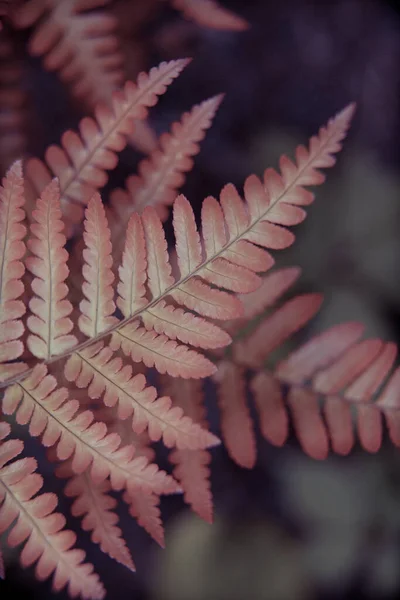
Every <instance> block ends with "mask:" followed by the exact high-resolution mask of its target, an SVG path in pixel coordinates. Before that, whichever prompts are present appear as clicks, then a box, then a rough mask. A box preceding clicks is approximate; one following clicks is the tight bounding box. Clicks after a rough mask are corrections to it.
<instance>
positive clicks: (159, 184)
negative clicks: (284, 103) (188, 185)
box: [110, 95, 222, 222]
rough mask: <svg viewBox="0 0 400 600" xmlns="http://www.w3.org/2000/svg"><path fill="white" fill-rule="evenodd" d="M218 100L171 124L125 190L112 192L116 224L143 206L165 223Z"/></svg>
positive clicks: (219, 101)
mask: <svg viewBox="0 0 400 600" xmlns="http://www.w3.org/2000/svg"><path fill="white" fill-rule="evenodd" d="M221 100H222V95H220V96H215V97H214V98H210V99H209V100H205V101H204V102H202V103H201V104H198V105H196V106H194V107H193V108H192V110H191V111H190V112H187V113H184V114H183V115H182V118H181V120H180V121H179V122H176V123H173V124H172V127H171V132H170V133H164V134H163V135H162V136H161V137H160V140H159V147H158V148H156V149H155V150H154V152H153V153H152V154H151V156H150V157H149V158H146V159H144V160H143V161H142V162H141V163H140V164H139V167H138V175H132V176H130V177H128V179H127V180H126V182H125V187H126V190H124V189H116V190H114V191H113V192H112V194H111V196H110V201H111V206H112V207H113V211H114V213H115V215H116V216H117V217H118V221H119V222H121V221H122V222H123V221H124V220H125V219H127V218H129V217H130V215H131V214H132V213H133V212H137V213H139V214H140V213H141V212H142V211H143V209H144V208H145V207H146V206H154V207H156V208H157V210H158V212H159V214H160V217H161V218H162V220H165V219H163V216H164V212H163V210H164V211H165V208H164V207H166V206H169V205H171V204H172V203H173V201H174V200H175V197H176V191H177V189H178V188H179V187H181V186H182V185H183V183H184V180H185V178H184V173H186V172H187V171H190V169H191V168H192V167H193V161H192V159H191V157H192V156H194V155H195V154H197V153H198V152H199V150H200V147H199V142H200V141H201V140H202V139H203V138H204V136H205V132H206V130H207V129H208V128H209V127H210V125H211V122H212V119H213V118H214V115H215V113H216V111H217V108H218V106H219V105H220V103H221ZM160 211H161V212H160Z"/></svg>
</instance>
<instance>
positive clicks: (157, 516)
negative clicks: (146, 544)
mask: <svg viewBox="0 0 400 600" xmlns="http://www.w3.org/2000/svg"><path fill="white" fill-rule="evenodd" d="M123 498H124V501H125V502H126V503H127V504H128V505H129V513H130V514H131V515H132V517H134V518H135V519H137V522H138V523H139V525H140V526H141V527H143V529H145V531H147V533H148V534H149V535H150V536H151V537H152V538H153V540H155V541H156V542H157V544H159V545H160V546H161V548H165V540H164V527H163V524H162V520H161V512H160V508H159V504H160V498H159V497H158V496H157V495H156V494H151V493H149V492H145V491H143V490H137V491H135V492H132V493H129V492H125V493H124V496H123Z"/></svg>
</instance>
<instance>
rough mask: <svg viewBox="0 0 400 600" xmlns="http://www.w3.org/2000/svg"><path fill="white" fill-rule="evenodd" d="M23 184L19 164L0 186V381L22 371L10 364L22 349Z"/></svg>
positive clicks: (8, 173) (22, 367) (18, 365)
mask: <svg viewBox="0 0 400 600" xmlns="http://www.w3.org/2000/svg"><path fill="white" fill-rule="evenodd" d="M23 186H24V182H23V178H22V165H21V163H20V162H16V163H14V165H13V166H12V167H10V169H9V170H8V172H7V174H6V176H5V177H4V178H3V181H2V185H1V187H0V382H1V381H4V380H6V379H8V378H9V377H13V376H14V375H16V374H17V373H19V372H21V371H23V370H24V368H25V366H24V364H23V363H21V362H20V363H13V362H12V361H15V360H16V359H17V358H19V357H20V356H21V355H22V353H23V351H24V346H23V343H22V341H21V340H20V339H19V338H20V337H21V336H22V334H23V333H24V325H23V323H22V320H21V317H22V316H23V314H24V313H25V305H24V303H23V301H22V300H19V298H20V296H21V295H22V294H23V292H24V284H23V283H22V276H23V274H24V272H25V267H24V264H23V263H22V262H21V259H22V257H23V256H24V254H25V244H24V242H23V239H24V237H25V234H26V228H25V226H24V225H23V224H22V221H23V220H24V218H25V211H24V210H23V208H22V207H23V205H24V202H25V199H24V187H23Z"/></svg>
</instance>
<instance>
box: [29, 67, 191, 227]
mask: <svg viewBox="0 0 400 600" xmlns="http://www.w3.org/2000/svg"><path fill="white" fill-rule="evenodd" d="M187 63H188V61H187V60H176V61H171V62H169V63H165V62H164V63H161V64H160V65H159V66H158V67H153V68H152V69H151V70H150V72H149V74H145V73H140V74H139V77H138V80H137V84H134V83H132V82H130V81H128V82H127V83H126V84H125V85H124V87H123V89H122V90H121V91H119V92H115V93H114V95H113V100H112V107H111V108H108V107H106V106H105V105H100V106H99V107H98V108H97V110H96V118H95V119H92V118H89V117H85V118H84V119H82V121H81V122H80V126H79V133H75V132H73V131H67V132H66V133H64V135H63V136H62V139H61V147H60V146H56V145H53V146H50V147H49V148H48V149H47V151H46V155H45V162H42V161H41V160H39V159H31V160H29V161H28V162H27V163H26V167H25V172H26V177H27V181H26V189H27V192H28V195H29V197H33V198H36V197H38V196H39V195H40V194H41V192H42V191H43V189H44V187H45V186H46V185H47V184H48V183H50V181H51V179H52V178H53V177H57V178H58V179H59V183H60V193H61V205H62V210H63V213H64V215H65V218H66V223H67V224H68V225H70V224H71V223H72V224H74V223H77V222H79V221H80V219H81V217H82V213H83V207H84V206H85V205H86V204H87V202H88V201H89V199H90V198H91V197H92V196H93V194H94V193H95V192H96V191H97V190H98V189H100V188H101V187H102V186H104V185H105V183H106V182H107V174H106V171H108V170H111V169H114V168H115V166H116V164H117V161H118V159H117V154H116V153H117V152H120V151H121V150H123V149H124V148H125V146H126V144H127V141H126V136H127V135H128V134H130V133H131V132H132V129H133V122H134V119H139V118H140V119H144V118H145V117H146V114H147V108H148V107H150V106H154V104H156V102H157V96H159V95H161V94H163V93H164V92H165V91H166V89H167V86H168V85H169V84H170V83H171V82H172V81H173V80H174V79H175V78H176V77H178V75H179V74H180V73H181V71H182V70H183V68H184V67H185V65H186V64H187Z"/></svg>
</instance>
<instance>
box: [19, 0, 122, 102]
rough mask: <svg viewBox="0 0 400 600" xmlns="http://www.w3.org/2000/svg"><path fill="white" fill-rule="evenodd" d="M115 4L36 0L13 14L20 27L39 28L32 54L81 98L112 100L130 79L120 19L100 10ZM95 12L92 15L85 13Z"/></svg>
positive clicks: (32, 41) (99, 0)
mask: <svg viewBox="0 0 400 600" xmlns="http://www.w3.org/2000/svg"><path fill="white" fill-rule="evenodd" d="M107 3H109V0H91V1H90V2H87V0H63V2H58V1H57V0H50V1H49V0H31V1H29V2H25V4H23V5H22V6H20V7H17V10H16V11H14V12H13V13H12V15H11V16H12V22H13V25H14V26H15V27H17V28H26V27H32V26H36V27H35V29H34V32H33V34H32V35H31V37H30V40H29V44H28V50H29V52H30V54H31V55H32V56H35V57H36V56H38V57H39V56H40V57H44V60H43V64H44V67H45V68H46V69H47V70H49V71H57V72H58V73H59V75H60V78H61V79H62V80H63V81H65V82H67V83H71V84H72V92H73V93H74V95H75V96H76V97H77V98H80V99H84V100H86V101H88V102H89V103H90V105H95V104H97V103H98V102H108V101H109V100H110V92H111V91H113V90H114V89H116V88H117V87H119V85H120V84H121V83H122V81H123V79H124V71H123V57H122V53H121V51H120V49H119V43H118V37H117V34H116V29H117V21H116V19H115V18H114V17H113V16H112V15H109V14H107V13H105V12H102V11H99V10H98V9H99V8H100V7H103V6H104V5H105V4H107ZM87 9H91V10H90V12H89V13H87V12H85V11H87ZM93 9H97V10H93Z"/></svg>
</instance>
